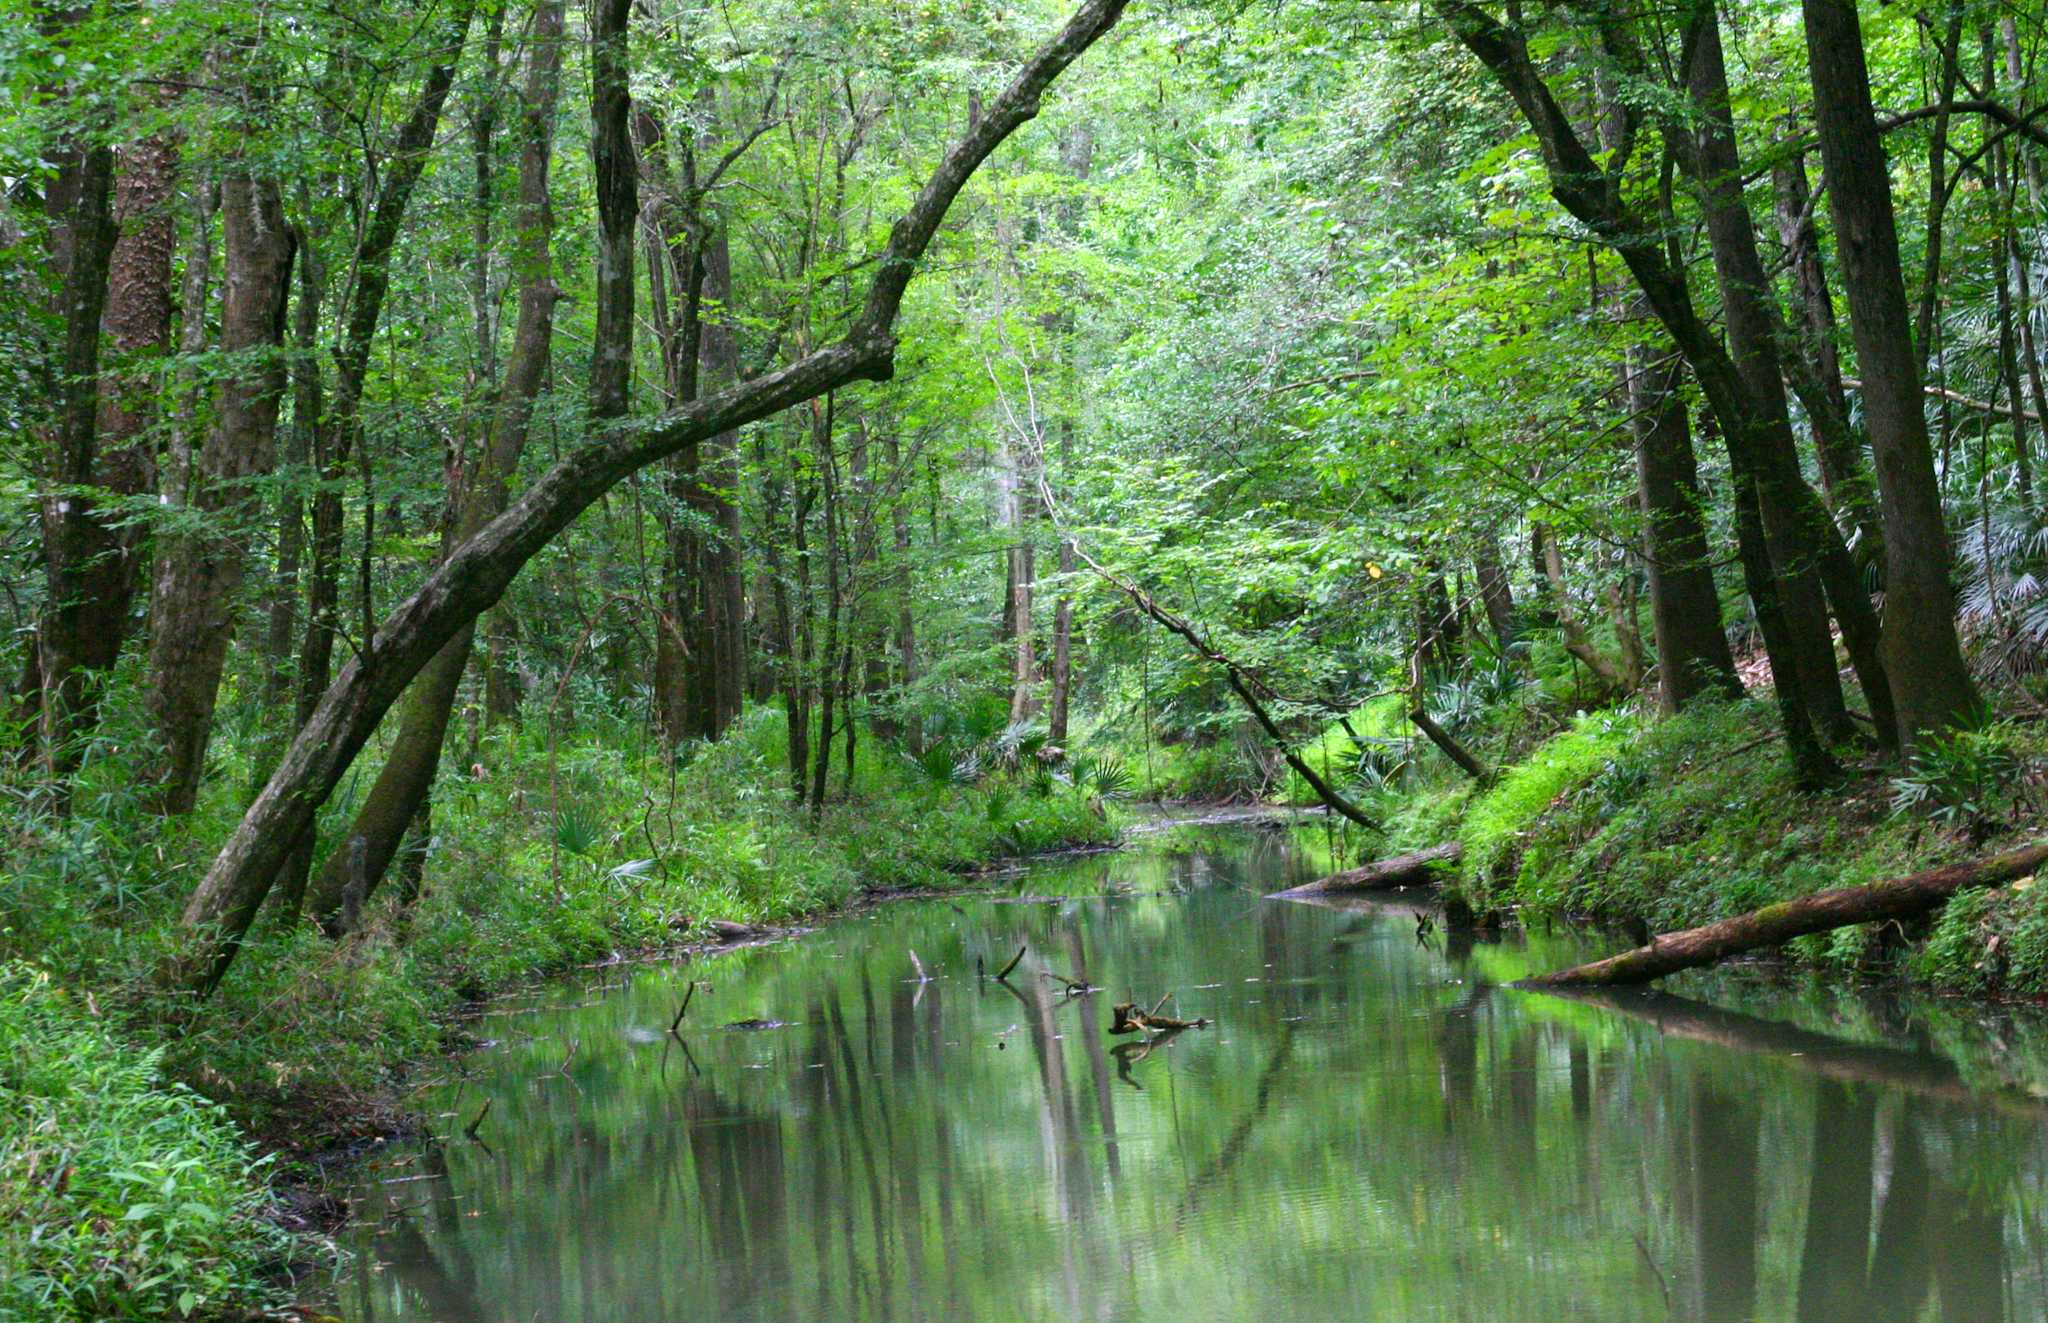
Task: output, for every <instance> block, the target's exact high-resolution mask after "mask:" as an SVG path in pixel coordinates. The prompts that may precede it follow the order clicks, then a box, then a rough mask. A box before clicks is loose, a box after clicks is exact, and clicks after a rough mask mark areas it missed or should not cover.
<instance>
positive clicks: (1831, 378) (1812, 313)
mask: <svg viewBox="0 0 2048 1323" xmlns="http://www.w3.org/2000/svg"><path fill="white" fill-rule="evenodd" d="M1771 180H1772V188H1773V193H1774V197H1775V201H1776V211H1777V221H1778V238H1779V241H1780V242H1781V243H1783V244H1784V246H1785V256H1786V260H1787V263H1788V265H1789V266H1790V267H1791V271H1792V283H1793V290H1794V303H1795V305H1796V307H1797V309H1798V312H1799V328H1798V332H1797V334H1796V335H1793V336H1790V338H1791V339H1792V340H1793V341H1794V344H1793V345H1791V346H1790V347H1788V349H1787V351H1786V354H1785V362H1784V367H1785V378H1786V380H1787V381H1789V382H1790V383H1791V385H1792V389H1793V393H1794V394H1796V395H1797V396H1798V397H1799V405H1800V407H1801V408H1802V409H1804V410H1805V411H1806V419H1807V423H1808V424H1809V425H1810V426H1811V427H1812V428H1813V442H1814V452H1815V457H1816V458H1817V459H1818V461H1819V468H1820V482H1821V488H1822V490H1823V491H1825V492H1826V493H1827V497H1828V501H1829V503H1830V504H1831V505H1833V507H1834V509H1835V513H1836V515H1837V516H1838V517H1839V518H1841V519H1842V520H1844V521H1845V522H1846V523H1847V524H1848V525H1849V527H1850V528H1852V529H1853V530H1854V531H1855V533H1856V552H1857V555H1858V558H1859V559H1861V560H1863V561H1866V562H1868V563H1874V564H1876V565H1877V566H1879V567H1880V568H1882V566H1883V564H1884V528H1883V526H1882V525H1881V524H1880V523H1879V521H1878V514H1877V494H1876V492H1875V491H1873V490H1872V489H1871V485H1870V471H1869V470H1868V469H1867V468H1866V467H1865V466H1864V463H1863V447H1862V444H1861V443H1860V442H1859V441H1858V440H1857V439H1856V436H1855V434H1854V433H1853V432H1852V431H1851V430H1850V428H1849V394H1848V391H1847V389H1846V388H1845V387H1844V385H1843V382H1842V357H1841V352H1840V350H1839V348H1838V347H1837V345H1836V324H1835V305H1834V299H1833V297H1832V296H1831V295H1830V294H1829V292H1828V276H1827V267H1826V265H1825V264H1824V263H1823V262H1822V260H1821V252H1820V238H1819V236H1818V234H1816V232H1815V229H1814V224H1813V206H1814V198H1813V193H1812V190H1811V189H1810V188H1809V187H1808V186H1807V182H1806V158H1805V156H1803V155H1792V156H1789V157H1787V158H1786V159H1785V160H1783V161H1780V162H1779V163H1778V164H1776V165H1774V166H1773V167H1772V168H1771Z"/></svg>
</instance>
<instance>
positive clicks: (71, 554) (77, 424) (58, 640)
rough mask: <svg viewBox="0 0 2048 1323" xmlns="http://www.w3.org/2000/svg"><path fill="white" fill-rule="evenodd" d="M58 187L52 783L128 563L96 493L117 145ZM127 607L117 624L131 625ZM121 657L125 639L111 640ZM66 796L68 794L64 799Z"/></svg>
mask: <svg viewBox="0 0 2048 1323" xmlns="http://www.w3.org/2000/svg"><path fill="white" fill-rule="evenodd" d="M62 154H63V156H64V157H65V158H66V159H64V160H62V162H61V164H60V165H59V167H58V172H57V177H56V178H55V179H54V180H52V181H51V184H50V187H49V192H48V197H47V199H46V202H47V204H48V207H49V210H50V212H51V242H50V246H51V250H52V251H51V258H52V262H51V265H52V267H53V269H54V271H55V273H56V275H57V281H58V293H57V299H58V306H57V309H56V312H57V318H58V320H59V322H60V324H61V325H62V327H63V334H62V336H61V338H60V339H59V341H58V347H57V352H56V353H55V354H54V355H53V356H52V360H51V362H50V365H49V367H50V373H49V380H48V383H47V389H48V392H49V397H50V402H51V410H50V413H51V417H50V418H49V421H48V422H47V423H45V424H44V425H43V427H42V429H41V430H42V432H43V452H44V459H43V480H44V484H45V485H44V489H43V491H42V493H41V507H42V509H41V513H42V525H43V560H44V566H45V569H46V571H47V576H48V583H49V589H48V598H47V600H46V602H45V604H44V607H43V613H42V618H41V620H39V621H38V622H37V629H36V647H37V650H38V652H39V653H40V657H39V660H38V666H39V668H40V680H41V686H40V691H41V704H42V707H41V711H42V739H43V756H44V762H45V766H46V768H47V770H48V771H49V774H50V776H51V778H52V780H54V781H60V782H61V781H62V780H63V778H65V777H67V776H68V775H69V774H70V773H71V771H72V770H73V769H74V768H76V767H77V766H78V760H79V756H80V749H79V745H78V742H77V737H78V736H79V735H81V734H83V733H84V731H85V729H86V728H87V726H88V724H89V722H90V720H91V714H92V709H93V706H94V702H93V697H92V688H91V687H92V684H93V680H92V671H93V670H94V669H96V667H95V665H94V645H95V640H94V639H93V638H92V635H93V633H94V631H95V630H96V629H97V628H102V627H104V625H105V623H106V622H105V621H104V620H103V619H102V603H101V602H100V601H99V600H97V596H98V594H100V593H103V592H104V591H105V589H106V586H107V585H106V579H107V577H108V576H109V575H116V576H118V574H119V573H120V572H121V568H122V566H121V561H122V559H123V557H122V555H121V552H120V549H119V547H118V545H117V544H116V543H115V541H114V539H113V537H112V536H110V534H111V533H112V530H110V529H109V528H108V527H107V526H106V525H105V524H103V523H101V522H100V520H99V519H98V518H97V517H95V512H94V509H93V503H92V500H91V497H90V494H89V489H90V488H92V487H93V486H94V485H95V484H96V481H97V479H98V478H99V477H100V473H99V469H100V467H101V466H100V464H99V463H98V455H97V444H98V439H99V438H98V417H99V413H100V322H101V318H102V315H103V314H104V313H105V312H106V311H107V310H108V297H107V286H108V263H109V260H110V258H111V256H112V254H113V252H114V249H115V246H116V243H117V237H116V236H117V235H118V233H119V226H118V223H117V219H116V214H115V209H114V204H113V198H114V152H113V149H112V148H110V147H89V148H85V149H82V150H78V149H67V150H65V151H64V152H63V153H62ZM126 614H127V613H126V611H125V609H124V610H123V612H122V615H123V617H124V619H125V617H126ZM115 647H116V649H117V650H118V647H119V636H118V632H117V633H116V637H115ZM63 798H68V797H63Z"/></svg>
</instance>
